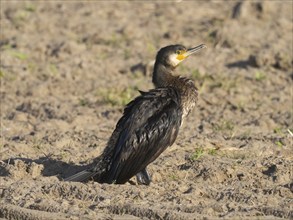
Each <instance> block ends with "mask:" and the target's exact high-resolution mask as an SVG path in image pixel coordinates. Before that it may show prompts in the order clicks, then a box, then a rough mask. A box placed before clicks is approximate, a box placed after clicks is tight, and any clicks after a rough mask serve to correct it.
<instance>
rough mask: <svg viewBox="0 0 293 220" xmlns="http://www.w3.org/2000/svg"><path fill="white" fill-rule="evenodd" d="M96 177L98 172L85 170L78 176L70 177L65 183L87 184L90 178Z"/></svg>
mask: <svg viewBox="0 0 293 220" xmlns="http://www.w3.org/2000/svg"><path fill="white" fill-rule="evenodd" d="M95 175H96V172H92V171H88V170H83V171H81V172H79V173H77V174H74V175H72V176H70V177H67V178H66V179H64V181H71V182H86V181H88V180H89V179H90V178H92V177H93V176H95Z"/></svg>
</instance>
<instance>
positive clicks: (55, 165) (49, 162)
mask: <svg viewBox="0 0 293 220" xmlns="http://www.w3.org/2000/svg"><path fill="white" fill-rule="evenodd" d="M18 160H20V161H23V162H24V163H25V164H26V165H27V166H28V167H30V165H31V164H32V163H36V164H41V165H43V167H44V168H43V170H42V172H41V174H42V175H43V176H57V177H58V178H59V179H60V180H63V179H65V178H67V177H69V176H71V175H74V174H76V173H78V172H80V171H82V170H85V169H88V168H89V167H90V166H91V165H90V164H86V165H75V164H70V163H66V162H64V161H60V160H56V159H53V158H50V157H40V158H38V159H34V160H33V159H29V158H22V157H18V158H10V159H7V160H4V161H2V163H1V164H0V176H8V175H9V174H10V172H9V170H8V169H7V165H8V164H9V165H14V164H15V162H16V161H18ZM81 164H83V162H81Z"/></svg>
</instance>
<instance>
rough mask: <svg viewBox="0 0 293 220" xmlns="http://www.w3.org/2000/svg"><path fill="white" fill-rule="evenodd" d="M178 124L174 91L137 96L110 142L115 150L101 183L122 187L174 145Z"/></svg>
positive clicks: (166, 89) (160, 91) (178, 106)
mask: <svg viewBox="0 0 293 220" xmlns="http://www.w3.org/2000/svg"><path fill="white" fill-rule="evenodd" d="M181 120H182V109H181V106H180V96H179V95H178V93H177V92H176V90H174V89H173V88H171V87H167V88H157V89H153V90H151V91H149V92H141V96H139V97H137V98H136V99H135V100H133V101H132V102H130V103H129V104H128V105H127V106H126V108H125V110H124V114H123V116H122V118H121V119H120V120H119V122H118V123H117V126H116V129H115V131H116V132H115V131H114V132H113V135H112V138H110V141H109V142H110V143H114V144H115V146H114V148H113V154H112V157H111V162H110V166H109V169H108V172H106V173H105V175H104V176H103V178H102V179H103V180H102V181H103V182H108V183H112V182H116V183H124V182H126V181H127V180H128V179H130V178H131V177H132V176H134V175H135V174H137V173H138V172H140V171H141V170H142V169H144V168H145V167H146V166H147V165H148V164H149V163H151V162H152V161H154V160H155V159H156V158H157V157H158V156H159V155H160V154H161V153H162V152H163V151H164V150H165V149H166V148H167V147H168V146H170V145H172V144H173V143H174V141H175V139H176V137H177V134H178V131H179V127H180V125H181ZM114 134H115V135H114ZM111 139H112V140H111Z"/></svg>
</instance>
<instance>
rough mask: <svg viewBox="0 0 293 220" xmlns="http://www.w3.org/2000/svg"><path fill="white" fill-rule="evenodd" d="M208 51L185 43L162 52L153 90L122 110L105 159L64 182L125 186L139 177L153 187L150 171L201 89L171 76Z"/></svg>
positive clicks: (103, 156) (106, 149)
mask: <svg viewBox="0 0 293 220" xmlns="http://www.w3.org/2000/svg"><path fill="white" fill-rule="evenodd" d="M202 48H205V45H204V44H201V45H199V46H196V47H194V48H191V49H186V48H185V47H184V46H182V45H170V46H166V47H164V48H161V49H160V50H159V52H158V54H157V57H156V62H155V65H154V72H153V79H152V81H153V83H154V85H155V89H152V90H150V91H148V92H142V91H140V96H138V97H137V98H135V99H134V100H133V101H131V102H130V103H129V104H128V105H127V106H126V107H125V109H124V113H123V116H122V117H121V119H120V120H119V121H118V123H117V125H116V128H115V130H114V132H113V133H112V136H111V137H110V139H109V141H108V144H107V146H106V148H105V149H104V151H103V153H102V155H101V156H100V157H98V158H97V159H96V160H95V161H94V162H93V164H92V168H90V169H87V170H84V171H81V172H79V173H77V174H75V175H73V176H70V177H68V178H67V179H65V180H66V181H78V182H84V181H87V180H89V179H93V180H94V181H97V182H100V183H116V184H123V183H126V182H127V181H128V180H129V179H130V178H131V177H133V176H134V175H136V177H137V181H138V183H140V184H144V185H149V184H150V182H151V178H150V176H149V174H148V172H147V170H146V168H147V166H148V165H149V164H150V163H151V162H153V161H154V160H155V159H156V158H157V157H158V156H159V155H160V154H161V153H162V152H163V151H164V150H166V148H167V147H168V146H171V145H172V144H173V143H174V141H175V139H176V137H177V135H178V131H179V128H180V126H181V124H182V121H183V119H184V118H185V117H186V116H187V114H188V113H189V112H190V110H191V109H192V108H193V107H194V106H195V104H196V101H197V96H198V93H197V89H196V87H195V86H194V83H193V81H192V80H190V79H188V78H185V77H182V76H175V75H173V73H174V71H175V68H176V67H177V66H178V64H179V63H181V62H182V61H183V60H184V59H186V58H187V57H189V56H190V55H191V54H193V53H195V52H197V51H199V50H200V49H202Z"/></svg>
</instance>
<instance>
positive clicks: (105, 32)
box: [0, 0, 293, 220]
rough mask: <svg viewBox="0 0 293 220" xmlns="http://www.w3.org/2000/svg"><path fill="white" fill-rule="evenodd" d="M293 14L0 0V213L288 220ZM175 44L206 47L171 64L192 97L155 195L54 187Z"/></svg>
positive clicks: (132, 187)
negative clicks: (191, 88) (191, 86)
mask: <svg viewBox="0 0 293 220" xmlns="http://www.w3.org/2000/svg"><path fill="white" fill-rule="evenodd" d="M292 4H293V3H292V2H291V1H286V0H284V1H272V2H269V1H260V2H248V1H247V2H242V3H237V2H221V1H215V2H213V1H200V2H198V1H194V2H192V1H187V2H185V1H181V2H180V1H178V2H160V3H156V2H143V3H138V2H133V3H131V2H127V1H122V2H118V1H117V2H114V1H112V2H107V3H106V2H95V1H88V2H83V3H82V2H63V1H60V2H58V1H49V2H39V1H25V2H16V1H1V7H0V10H1V13H0V15H1V32H0V52H1V64H0V68H1V72H0V80H1V93H0V95H1V98H0V99H1V145H0V217H2V218H5V219H65V218H69V219H174V220H175V219H176V220H177V219H217V218H223V219H278V218H285V219H292V218H293V205H292V204H293V193H292V191H293V176H292V173H293V165H292V160H293V147H292V146H293V144H292V138H293V137H292V132H293V123H292V109H293V106H292V101H293V100H292V79H293V70H292V60H293V58H292V57H293V56H292V51H293V48H292V47H293V40H292V16H293V11H292V10H293V9H292V8H293V5H292ZM175 43H180V44H183V45H185V46H186V47H192V46H196V45H198V44H200V43H205V44H206V45H207V46H208V48H207V49H205V50H203V51H201V52H200V53H198V54H196V55H193V56H192V57H190V58H189V59H188V60H186V61H184V63H182V64H181V65H180V66H179V67H178V68H177V70H178V74H180V75H184V76H187V77H190V78H192V79H193V80H194V82H195V85H196V86H197V87H198V90H199V93H200V96H199V101H198V105H197V106H196V108H195V109H194V111H193V112H192V113H190V115H189V116H188V118H187V119H186V120H185V121H184V123H183V126H182V127H181V130H180V133H179V136H178V138H177V140H176V142H175V144H174V145H173V146H172V147H170V148H168V149H167V150H166V151H165V152H164V153H163V154H162V155H161V156H160V157H159V158H158V159H157V160H156V161H155V162H154V163H152V164H151V165H150V166H149V171H150V173H151V175H152V179H153V182H152V183H151V185H150V186H142V185H137V184H130V183H127V184H125V185H109V184H99V183H95V182H88V183H74V182H64V181H62V179H63V178H65V177H68V176H69V175H71V174H74V173H76V172H78V171H80V170H82V169H84V168H85V167H86V166H87V164H90V163H91V162H92V160H93V159H94V158H95V157H97V156H98V155H100V153H101V152H102V150H103V148H104V147H105V145H106V143H107V140H108V138H109V137H110V135H111V133H112V131H113V129H114V128H115V125H116V122H117V121H118V119H119V118H120V117H121V115H122V111H123V106H124V105H125V104H127V103H128V102H129V101H130V100H131V99H133V98H134V97H136V96H137V95H139V92H138V89H139V90H143V91H147V90H149V89H151V88H153V85H152V82H151V74H152V65H153V62H154V58H155V56H156V52H157V51H158V50H159V49H160V48H161V47H163V46H166V45H169V44H175ZM133 182H134V183H136V180H135V178H134V179H133Z"/></svg>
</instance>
